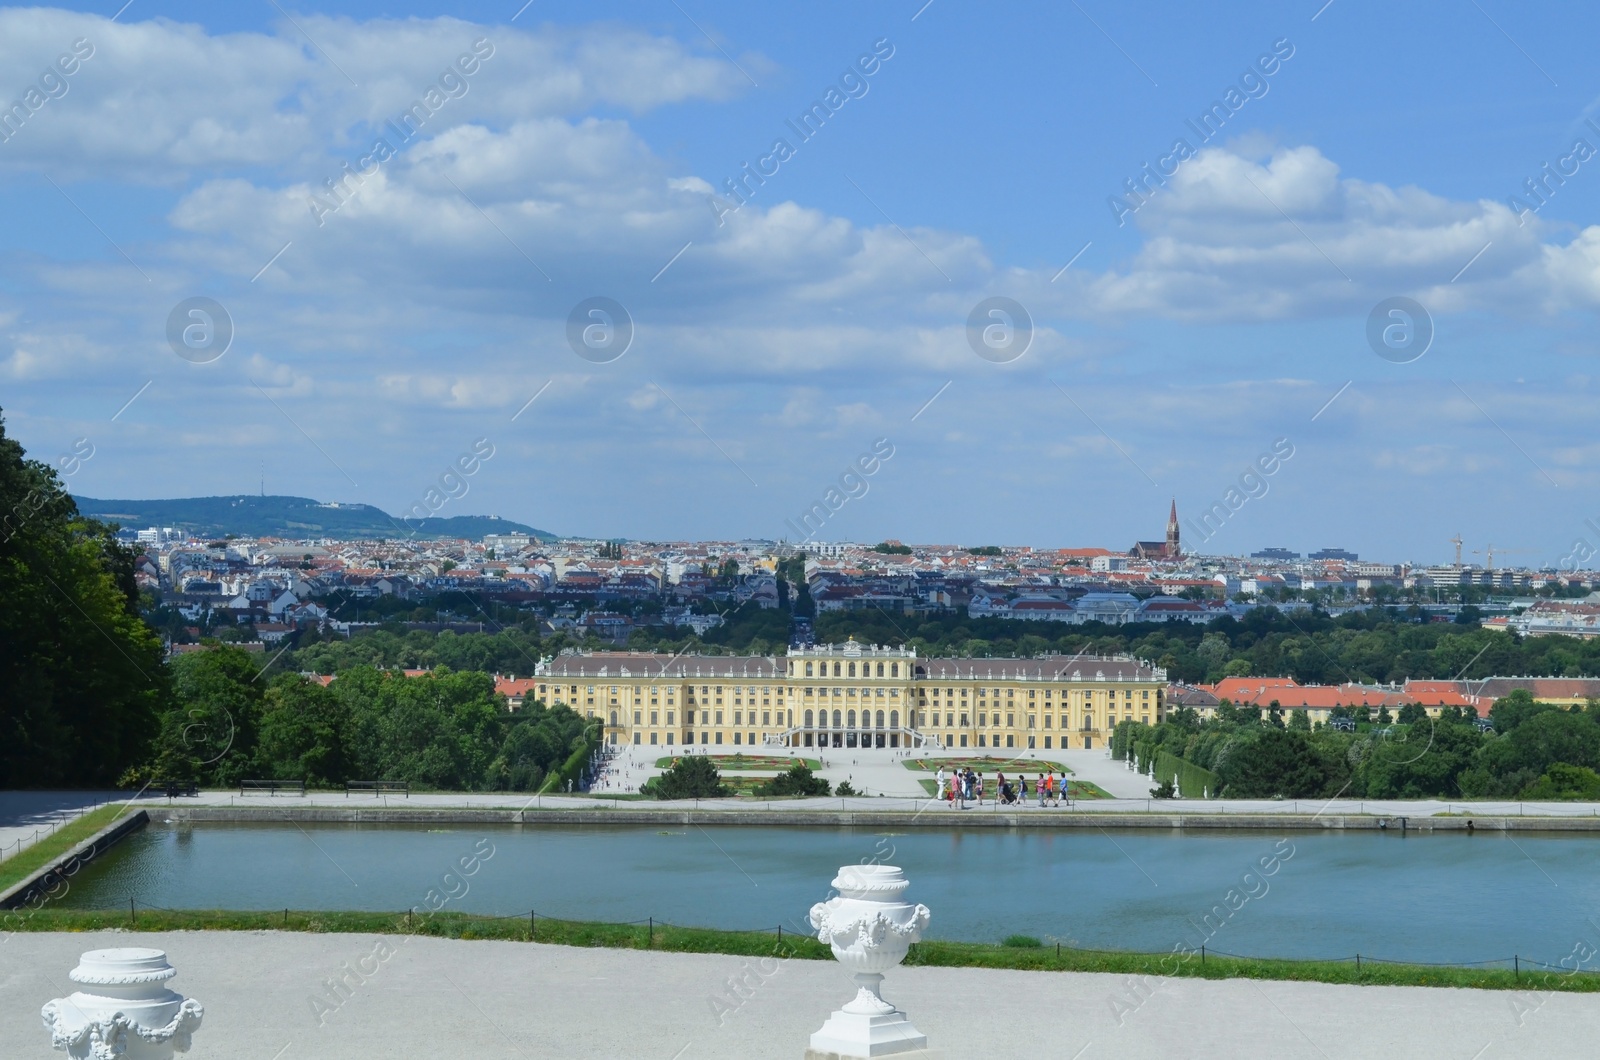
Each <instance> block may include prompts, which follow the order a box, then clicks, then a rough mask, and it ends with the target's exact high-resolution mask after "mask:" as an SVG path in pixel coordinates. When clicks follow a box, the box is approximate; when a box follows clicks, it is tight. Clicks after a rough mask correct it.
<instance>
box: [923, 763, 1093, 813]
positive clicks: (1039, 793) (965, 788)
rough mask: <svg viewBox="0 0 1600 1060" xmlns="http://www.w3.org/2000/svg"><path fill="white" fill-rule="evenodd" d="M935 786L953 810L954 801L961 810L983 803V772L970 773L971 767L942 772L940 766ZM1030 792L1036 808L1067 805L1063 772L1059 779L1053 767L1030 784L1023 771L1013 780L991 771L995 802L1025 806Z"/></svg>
mask: <svg viewBox="0 0 1600 1060" xmlns="http://www.w3.org/2000/svg"><path fill="white" fill-rule="evenodd" d="M935 785H936V790H937V791H938V793H939V794H938V797H939V798H941V799H943V800H945V801H946V802H948V803H949V804H950V808H951V809H955V808H956V804H957V803H960V808H961V809H963V810H964V809H966V808H967V803H969V802H976V803H977V804H978V805H979V806H982V805H983V794H984V792H983V785H984V780H983V774H982V773H977V772H974V771H973V769H972V767H971V766H966V767H964V768H959V769H956V770H955V771H954V772H952V773H950V774H946V773H945V771H944V767H943V766H940V767H939V772H938V774H937V775H936V777H935ZM1030 791H1031V792H1032V793H1033V795H1034V797H1035V798H1036V799H1037V800H1038V803H1039V806H1040V807H1045V806H1060V805H1062V804H1063V803H1067V804H1068V805H1071V802H1070V792H1069V791H1068V790H1067V777H1066V774H1065V773H1063V774H1062V775H1061V776H1060V777H1059V778H1058V777H1057V776H1056V774H1055V771H1054V770H1051V771H1050V772H1047V773H1041V774H1039V777H1038V779H1036V780H1034V781H1033V782H1032V783H1031V784H1030V783H1029V781H1028V777H1027V775H1026V774H1022V775H1019V776H1018V777H1017V778H1016V781H1015V782H1013V781H1010V780H1007V779H1006V775H1005V774H1004V773H996V774H995V792H994V796H995V802H996V803H997V804H998V805H1001V806H1026V805H1027V802H1028V794H1029V792H1030Z"/></svg>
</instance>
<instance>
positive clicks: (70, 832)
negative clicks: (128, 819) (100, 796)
mask: <svg viewBox="0 0 1600 1060" xmlns="http://www.w3.org/2000/svg"><path fill="white" fill-rule="evenodd" d="M128 812H130V811H129V809H128V807H126V806H124V805H123V804H122V803H117V804H116V805H114V806H102V807H100V808H99V809H97V810H90V811H89V812H88V813H86V814H84V815H83V816H82V817H79V818H78V819H77V820H75V821H73V822H71V823H70V824H67V825H63V826H62V827H61V828H59V829H57V830H56V831H55V832H52V833H51V834H50V835H48V836H46V837H44V838H43V839H41V840H39V841H38V842H37V843H35V844H34V845H33V846H31V847H28V848H27V849H26V850H24V851H22V852H21V853H20V854H13V855H12V856H11V857H9V858H6V859H5V860H4V861H0V891H3V890H5V889H6V888H7V887H10V886H12V885H14V884H18V883H21V882H22V881H23V880H25V879H27V878H28V877H29V876H32V875H33V874H34V873H35V872H38V871H39V870H40V869H42V868H44V867H46V866H47V865H50V864H52V863H54V862H56V861H58V860H60V858H61V856H62V855H63V854H65V853H66V852H67V851H69V850H71V849H72V848H73V847H75V846H77V845H78V844H79V843H81V842H83V841H84V840H86V839H88V838H89V837H90V836H92V835H94V834H95V833H96V832H98V831H100V829H102V828H105V827H107V826H109V825H111V824H114V823H115V822H116V820H117V818H119V817H121V816H122V815H123V814H124V813H128Z"/></svg>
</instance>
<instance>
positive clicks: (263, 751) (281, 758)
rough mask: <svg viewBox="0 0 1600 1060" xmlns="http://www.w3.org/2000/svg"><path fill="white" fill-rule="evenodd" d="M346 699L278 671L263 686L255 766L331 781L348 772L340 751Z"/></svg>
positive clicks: (317, 782)
mask: <svg viewBox="0 0 1600 1060" xmlns="http://www.w3.org/2000/svg"><path fill="white" fill-rule="evenodd" d="M349 715H350V712H349V705H348V704H347V703H345V702H344V701H343V700H341V699H340V698H339V697H338V696H336V695H334V694H333V692H332V691H331V690H329V689H327V688H325V687H323V686H322V684H320V683H319V682H316V681H308V680H306V679H305V678H303V677H301V676H300V675H298V674H283V675H281V676H279V677H278V678H276V679H275V680H274V681H273V682H272V684H271V685H269V686H268V687H267V693H266V696H265V698H264V701H263V703H262V706H261V726H260V730H259V732H258V734H257V745H256V765H257V769H256V772H257V773H258V774H259V775H260V776H263V777H272V778H282V779H294V780H304V781H305V782H306V783H307V784H311V785H314V786H318V787H336V786H338V785H342V784H343V783H344V782H345V781H346V780H349V779H351V778H350V767H349V763H348V761H347V760H346V758H345V753H344V733H345V730H346V728H347V727H348V725H349Z"/></svg>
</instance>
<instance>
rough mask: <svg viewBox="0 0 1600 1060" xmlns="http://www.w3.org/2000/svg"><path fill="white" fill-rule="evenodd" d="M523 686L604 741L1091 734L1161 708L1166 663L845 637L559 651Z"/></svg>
mask: <svg viewBox="0 0 1600 1060" xmlns="http://www.w3.org/2000/svg"><path fill="white" fill-rule="evenodd" d="M535 679H536V680H537V682H538V684H537V685H536V686H535V688H534V689H533V692H534V694H535V696H536V697H537V698H538V699H539V700H541V701H543V702H545V703H548V704H552V705H555V704H564V705H566V706H568V707H571V708H572V709H573V710H575V711H577V712H578V713H580V714H583V715H585V716H586V717H592V718H599V719H601V721H602V723H603V725H604V728H605V733H606V741H607V742H608V743H612V744H635V745H638V746H643V747H661V748H680V747H682V746H683V745H685V744H689V745H692V746H695V747H698V748H701V749H704V750H712V749H714V750H717V751H720V752H722V753H733V749H735V748H741V749H742V748H751V747H754V748H758V749H759V748H761V747H764V746H787V747H800V748H805V747H839V748H868V747H870V748H879V747H881V748H885V749H888V748H906V747H944V748H956V749H962V748H965V749H969V750H979V749H983V750H990V749H994V748H999V749H1001V750H1006V749H1010V750H1055V749H1065V748H1069V747H1072V748H1096V747H1103V746H1105V741H1106V739H1107V738H1108V737H1109V735H1110V733H1111V730H1112V729H1113V728H1114V727H1115V726H1116V724H1117V723H1118V722H1119V721H1125V720H1129V719H1131V720H1134V721H1142V722H1145V723H1147V724H1154V723H1155V722H1157V721H1160V720H1161V719H1162V718H1163V717H1164V716H1165V713H1166V710H1165V704H1164V703H1163V700H1162V696H1163V693H1164V692H1165V689H1166V686H1167V677H1166V671H1165V670H1162V669H1161V668H1159V667H1153V666H1151V665H1149V664H1148V663H1144V662H1141V661H1139V660H1136V659H1131V658H1128V657H1125V656H1116V657H1103V656H1084V655H1076V656H1066V655H1053V656H1044V657H1041V658H1035V659H919V658H918V657H917V654H916V652H915V650H913V649H906V648H892V647H878V646H876V645H870V646H869V645H865V644H858V643H856V642H855V641H849V642H847V643H845V644H829V645H820V646H817V647H810V648H795V649H792V650H791V651H790V652H789V654H787V655H783V656H778V657H768V656H705V655H696V656H667V655H655V654H646V653H640V652H596V653H589V654H570V655H560V656H557V657H555V658H553V659H547V660H545V661H544V662H542V663H540V664H539V667H538V669H537V670H536V671H535Z"/></svg>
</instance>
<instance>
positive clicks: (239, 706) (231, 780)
mask: <svg viewBox="0 0 1600 1060" xmlns="http://www.w3.org/2000/svg"><path fill="white" fill-rule="evenodd" d="M260 673H261V672H260V669H259V668H258V667H257V665H256V661H255V658H254V657H253V656H252V655H251V654H250V653H249V652H247V651H245V650H244V649H243V648H235V647H231V646H227V645H221V646H218V647H215V648H211V649H209V650H206V651H198V652H193V653H191V654H188V655H184V656H181V657H180V658H179V659H178V660H177V661H176V662H175V663H173V666H172V686H173V694H174V700H175V702H174V705H173V707H172V708H171V709H170V710H168V711H167V712H166V713H165V714H163V715H162V717H161V730H160V733H159V734H158V735H157V737H156V742H155V746H154V748H153V752H154V754H153V757H152V761H151V762H150V764H149V765H148V766H146V767H145V769H144V770H143V771H142V772H143V779H146V780H149V779H155V780H181V781H187V782H193V783H198V784H206V785H211V786H216V787H231V786H233V785H235V784H237V783H238V782H239V781H240V780H241V779H242V778H244V777H247V776H255V775H256V772H257V770H256V764H255V753H256V741H257V733H258V731H259V727H260V724H261V704H262V697H263V693H264V692H265V688H263V686H262V683H261V682H260V681H259V680H258V678H259V677H260Z"/></svg>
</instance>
